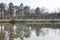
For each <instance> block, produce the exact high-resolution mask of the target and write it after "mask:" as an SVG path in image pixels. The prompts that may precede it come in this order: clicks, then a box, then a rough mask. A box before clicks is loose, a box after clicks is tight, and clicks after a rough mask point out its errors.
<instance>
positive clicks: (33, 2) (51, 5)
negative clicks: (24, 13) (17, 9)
mask: <svg viewBox="0 0 60 40" xmlns="http://www.w3.org/2000/svg"><path fill="white" fill-rule="evenodd" d="M1 2H3V3H6V4H9V3H10V2H13V4H14V5H20V3H21V2H22V3H23V4H24V6H25V5H28V6H30V7H31V8H36V7H45V8H47V9H49V10H50V11H53V10H54V9H58V8H60V0H0V3H1Z"/></svg>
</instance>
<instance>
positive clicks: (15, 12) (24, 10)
mask: <svg viewBox="0 0 60 40" xmlns="http://www.w3.org/2000/svg"><path fill="white" fill-rule="evenodd" d="M5 6H6V5H4V3H0V19H21V18H25V19H59V18H60V12H58V13H57V12H54V13H52V12H51V13H49V12H48V11H46V9H44V8H39V7H36V9H34V10H33V12H34V13H33V12H32V11H31V8H30V6H27V5H26V6H24V5H23V3H21V4H20V6H14V4H13V3H12V2H10V3H9V5H8V7H7V8H8V9H7V8H5ZM6 9H7V10H6ZM45 11H46V12H45Z"/></svg>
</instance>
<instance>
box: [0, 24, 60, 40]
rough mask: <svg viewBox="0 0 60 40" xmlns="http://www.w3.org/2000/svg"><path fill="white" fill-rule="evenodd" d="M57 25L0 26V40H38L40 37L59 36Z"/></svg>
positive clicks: (59, 31) (59, 30)
mask: <svg viewBox="0 0 60 40" xmlns="http://www.w3.org/2000/svg"><path fill="white" fill-rule="evenodd" d="M57 25H58V26H59V24H54V25H52V24H50V25H47V24H44V25H43V24H25V25H24V24H20V23H16V24H0V40H32V39H33V40H37V39H38V40H40V39H41V36H42V38H44V37H46V36H52V35H54V36H55V35H60V29H59V27H58V26H57ZM50 26H51V27H50ZM56 26H57V27H56ZM37 37H38V38H37ZM41 40H43V39H41ZM46 40H47V39H46Z"/></svg>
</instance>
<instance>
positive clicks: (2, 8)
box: [0, 3, 5, 19]
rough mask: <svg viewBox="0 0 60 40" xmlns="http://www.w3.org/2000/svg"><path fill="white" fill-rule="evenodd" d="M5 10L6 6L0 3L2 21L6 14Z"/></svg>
mask: <svg viewBox="0 0 60 40" xmlns="http://www.w3.org/2000/svg"><path fill="white" fill-rule="evenodd" d="M4 8H5V6H4V4H3V3H0V12H1V19H2V14H3V12H4Z"/></svg>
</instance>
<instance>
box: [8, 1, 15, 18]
mask: <svg viewBox="0 0 60 40" xmlns="http://www.w3.org/2000/svg"><path fill="white" fill-rule="evenodd" d="M13 6H14V5H13V3H12V2H10V3H9V8H8V13H9V14H10V18H12V17H13V13H14V9H13Z"/></svg>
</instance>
